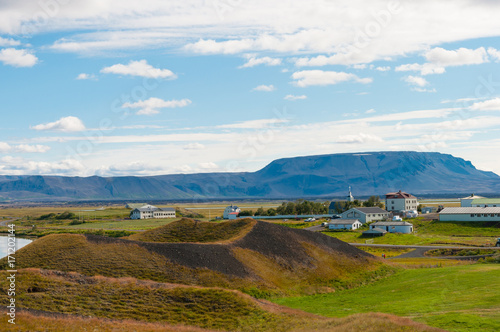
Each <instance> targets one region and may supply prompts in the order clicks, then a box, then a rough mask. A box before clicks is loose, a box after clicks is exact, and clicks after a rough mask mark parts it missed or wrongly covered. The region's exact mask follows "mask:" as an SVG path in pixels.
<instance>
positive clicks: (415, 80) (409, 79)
mask: <svg viewBox="0 0 500 332" xmlns="http://www.w3.org/2000/svg"><path fill="white" fill-rule="evenodd" d="M403 81H405V82H406V83H408V84H411V85H416V86H419V87H424V86H426V85H428V84H429V82H427V80H426V79H425V78H423V77H419V76H412V75H409V76H406V77H403Z"/></svg>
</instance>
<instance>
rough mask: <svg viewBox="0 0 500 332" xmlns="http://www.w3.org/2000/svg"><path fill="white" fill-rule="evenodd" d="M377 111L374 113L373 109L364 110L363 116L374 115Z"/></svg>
mask: <svg viewBox="0 0 500 332" xmlns="http://www.w3.org/2000/svg"><path fill="white" fill-rule="evenodd" d="M376 112H377V111H375V110H374V109H373V108H370V109H369V110H366V112H365V114H373V113H376Z"/></svg>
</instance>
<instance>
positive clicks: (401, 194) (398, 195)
mask: <svg viewBox="0 0 500 332" xmlns="http://www.w3.org/2000/svg"><path fill="white" fill-rule="evenodd" d="M385 198H386V199H387V198H388V199H398V198H415V199H416V197H415V196H413V195H412V194H408V193H405V192H403V191H401V190H400V191H398V192H397V193H387V194H385Z"/></svg>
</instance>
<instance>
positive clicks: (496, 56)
mask: <svg viewBox="0 0 500 332" xmlns="http://www.w3.org/2000/svg"><path fill="white" fill-rule="evenodd" d="M488 54H489V55H490V57H491V58H492V59H493V61H495V62H500V51H499V50H497V49H495V48H493V47H490V48H488Z"/></svg>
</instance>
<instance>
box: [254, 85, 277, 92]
mask: <svg viewBox="0 0 500 332" xmlns="http://www.w3.org/2000/svg"><path fill="white" fill-rule="evenodd" d="M274 90H276V88H275V87H274V85H272V84H271V85H259V86H257V87H255V88H253V89H252V91H264V92H271V91H274Z"/></svg>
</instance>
